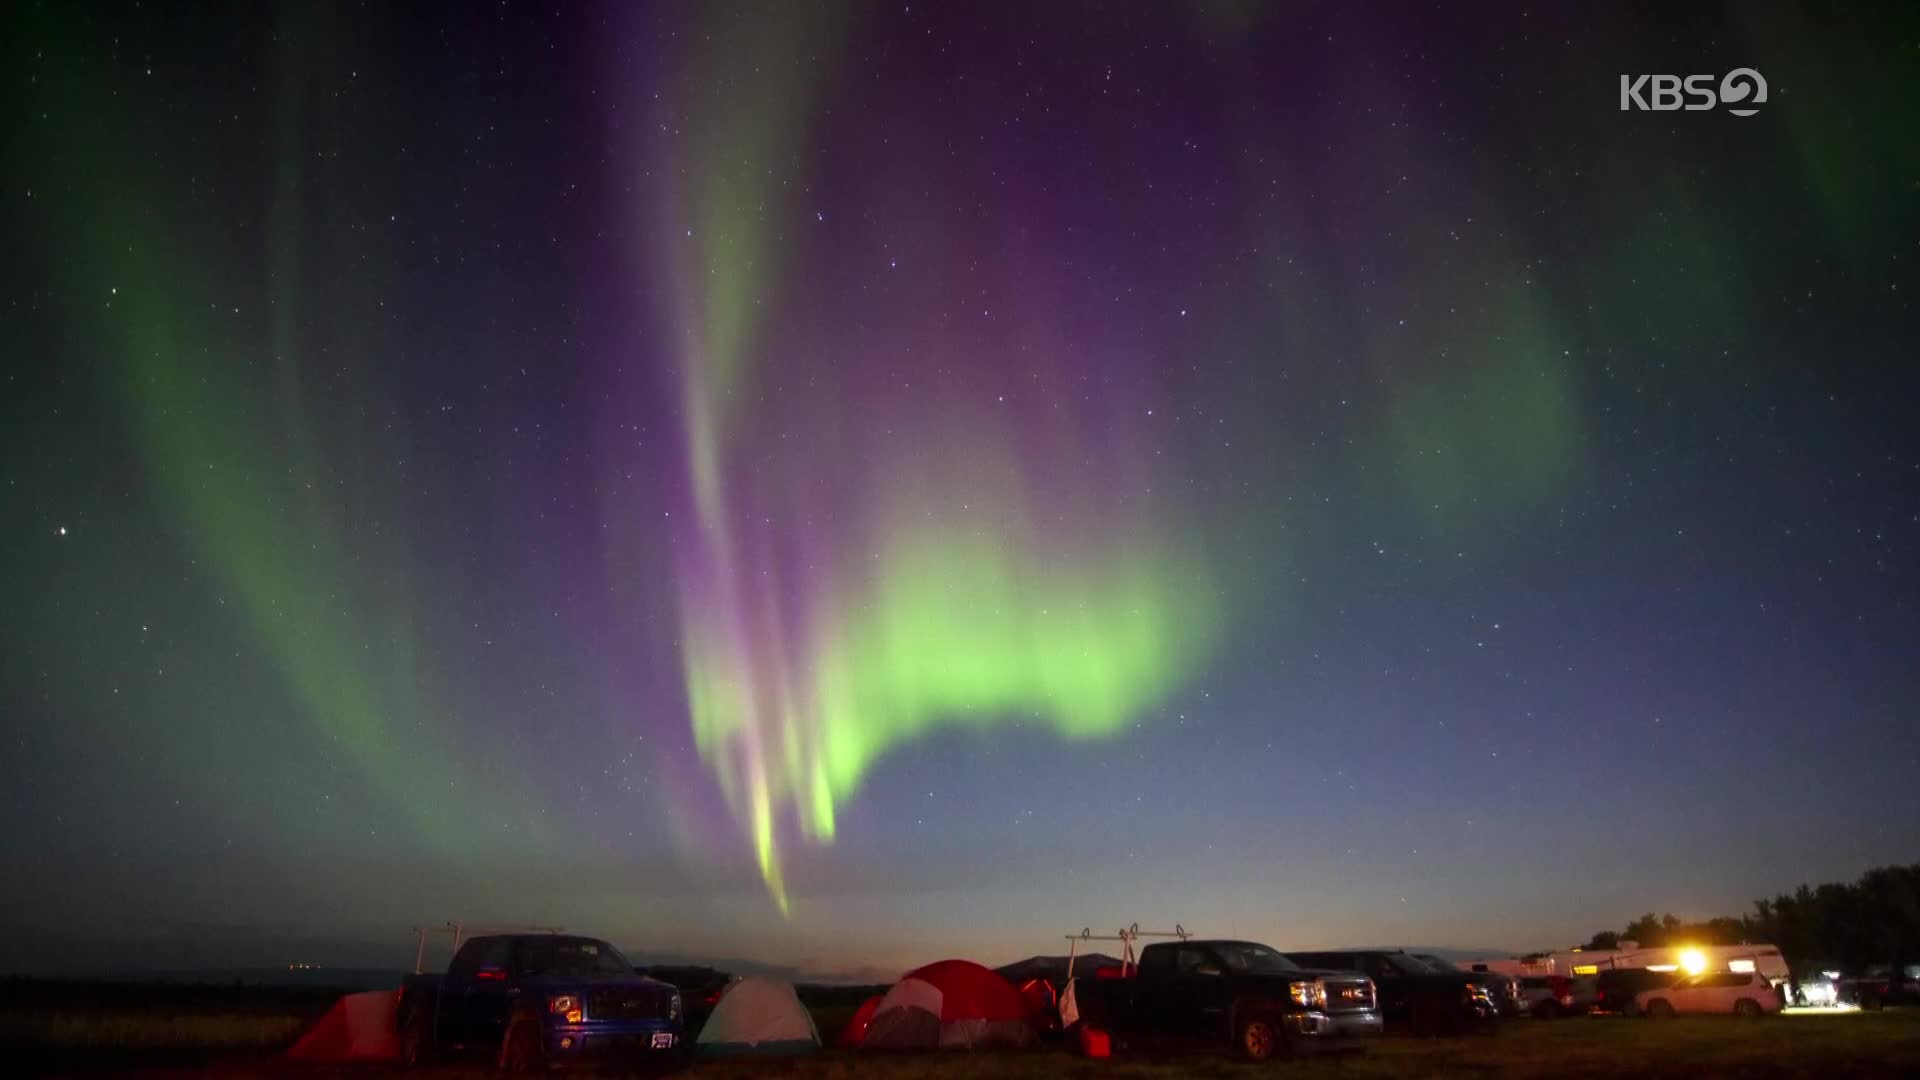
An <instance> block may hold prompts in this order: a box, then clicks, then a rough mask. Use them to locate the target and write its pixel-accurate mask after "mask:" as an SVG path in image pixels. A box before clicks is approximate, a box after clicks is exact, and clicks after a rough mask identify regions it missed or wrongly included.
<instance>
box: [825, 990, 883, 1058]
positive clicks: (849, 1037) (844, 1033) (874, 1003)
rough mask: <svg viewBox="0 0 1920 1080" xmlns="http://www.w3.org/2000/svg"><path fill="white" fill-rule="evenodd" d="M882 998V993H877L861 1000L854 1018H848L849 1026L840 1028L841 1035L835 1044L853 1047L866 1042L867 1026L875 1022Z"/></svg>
mask: <svg viewBox="0 0 1920 1080" xmlns="http://www.w3.org/2000/svg"><path fill="white" fill-rule="evenodd" d="M881 1000H882V995H880V994H875V995H873V996H872V997H870V998H868V999H867V1000H865V1001H863V1002H861V1003H860V1007H859V1008H858V1009H855V1010H854V1012H853V1019H851V1020H848V1021H847V1026H846V1027H843V1028H841V1029H840V1037H839V1039H837V1040H835V1042H834V1045H836V1046H841V1047H853V1046H859V1045H860V1044H861V1043H863V1042H866V1041H867V1027H868V1026H869V1025H871V1024H872V1023H873V1014H874V1013H876V1012H879V1011H880V1002H881Z"/></svg>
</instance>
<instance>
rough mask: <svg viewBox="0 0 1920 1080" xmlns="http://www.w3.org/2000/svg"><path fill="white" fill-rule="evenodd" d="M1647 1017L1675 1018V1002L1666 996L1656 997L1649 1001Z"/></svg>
mask: <svg viewBox="0 0 1920 1080" xmlns="http://www.w3.org/2000/svg"><path fill="white" fill-rule="evenodd" d="M1647 1019H1649V1020H1671V1019H1673V1002H1671V1001H1668V1000H1667V999H1666V998H1654V999H1653V1000H1652V1001H1649V1002H1647Z"/></svg>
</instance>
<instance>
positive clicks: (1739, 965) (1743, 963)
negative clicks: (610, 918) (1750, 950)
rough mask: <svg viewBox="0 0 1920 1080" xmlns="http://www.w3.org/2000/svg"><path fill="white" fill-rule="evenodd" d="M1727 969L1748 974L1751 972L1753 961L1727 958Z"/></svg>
mask: <svg viewBox="0 0 1920 1080" xmlns="http://www.w3.org/2000/svg"><path fill="white" fill-rule="evenodd" d="M1727 970H1728V971H1731V972H1734V973H1736V974H1740V975H1750V974H1752V973H1753V961H1751V960H1729V961H1727Z"/></svg>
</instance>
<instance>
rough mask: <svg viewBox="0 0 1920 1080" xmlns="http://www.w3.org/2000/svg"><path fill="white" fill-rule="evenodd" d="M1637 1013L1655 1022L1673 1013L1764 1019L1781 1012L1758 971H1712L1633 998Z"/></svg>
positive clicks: (1777, 998)
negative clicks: (1637, 1009)
mask: <svg viewBox="0 0 1920 1080" xmlns="http://www.w3.org/2000/svg"><path fill="white" fill-rule="evenodd" d="M1634 1003H1635V1004H1636V1005H1638V1006H1639V1007H1640V1011H1641V1012H1644V1013H1645V1014H1646V1015H1647V1016H1649V1017H1651V1018H1653V1019H1656V1020H1661V1019H1666V1018H1668V1017H1671V1016H1673V1015H1675V1014H1676V1013H1732V1014H1733V1015H1735V1016H1765V1015H1766V1014H1768V1013H1777V1012H1779V1011H1780V1006H1781V1001H1780V992H1779V991H1778V990H1775V989H1774V988H1773V984H1772V983H1770V982H1768V981H1767V977H1766V976H1765V975H1762V974H1760V973H1759V972H1757V971H1715V972H1709V973H1707V974H1705V975H1683V976H1681V977H1680V979H1679V981H1677V982H1675V983H1674V984H1673V985H1672V986H1665V987H1660V988H1658V989H1654V990H1642V991H1641V992H1640V993H1638V994H1636V995H1634Z"/></svg>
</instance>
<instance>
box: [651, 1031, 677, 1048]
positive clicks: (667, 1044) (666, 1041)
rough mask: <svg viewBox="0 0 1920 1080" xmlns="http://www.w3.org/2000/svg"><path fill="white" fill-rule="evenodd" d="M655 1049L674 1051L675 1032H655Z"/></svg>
mask: <svg viewBox="0 0 1920 1080" xmlns="http://www.w3.org/2000/svg"><path fill="white" fill-rule="evenodd" d="M653 1048H654V1049H655V1050H671V1049H673V1032H671V1031H656V1032H654V1033H653Z"/></svg>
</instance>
